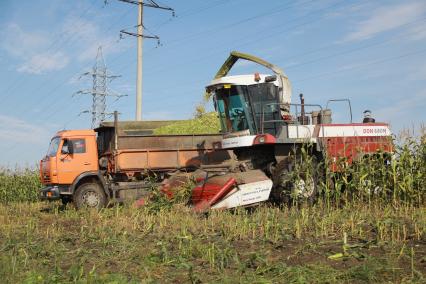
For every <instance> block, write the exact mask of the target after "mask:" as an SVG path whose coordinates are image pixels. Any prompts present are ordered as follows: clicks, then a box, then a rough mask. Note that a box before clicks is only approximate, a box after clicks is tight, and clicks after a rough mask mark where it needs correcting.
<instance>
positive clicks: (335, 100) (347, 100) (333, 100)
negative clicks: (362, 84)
mask: <svg viewBox="0 0 426 284" xmlns="http://www.w3.org/2000/svg"><path fill="white" fill-rule="evenodd" d="M330 102H348V104H349V114H350V115H351V123H352V106H351V100H349V99H331V100H328V101H327V104H326V105H325V109H328V104H329V103H330Z"/></svg>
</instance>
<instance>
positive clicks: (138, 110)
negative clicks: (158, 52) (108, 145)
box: [118, 0, 174, 120]
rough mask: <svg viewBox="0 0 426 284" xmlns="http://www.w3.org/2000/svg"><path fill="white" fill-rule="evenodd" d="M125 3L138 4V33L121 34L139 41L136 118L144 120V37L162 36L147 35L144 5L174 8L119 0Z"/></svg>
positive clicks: (131, 0) (153, 3)
mask: <svg viewBox="0 0 426 284" xmlns="http://www.w3.org/2000/svg"><path fill="white" fill-rule="evenodd" d="M118 1H121V2H125V3H130V4H134V5H138V25H137V26H136V27H137V33H132V32H128V31H125V30H121V31H120V36H121V35H122V34H126V35H131V36H135V37H137V41H138V47H137V48H138V50H137V67H136V68H137V70H136V120H142V49H143V39H144V38H151V39H156V40H158V41H159V40H160V38H159V37H158V36H156V35H151V36H150V35H145V34H144V25H143V7H144V6H145V7H151V8H157V9H162V10H169V11H172V12H173V16H174V10H173V9H172V8H170V7H165V6H160V5H158V4H157V3H156V2H155V1H154V0H146V2H143V0H118Z"/></svg>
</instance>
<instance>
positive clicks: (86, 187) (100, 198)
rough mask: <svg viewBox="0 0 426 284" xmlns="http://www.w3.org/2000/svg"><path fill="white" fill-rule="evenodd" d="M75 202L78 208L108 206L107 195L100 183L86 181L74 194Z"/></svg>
mask: <svg viewBox="0 0 426 284" xmlns="http://www.w3.org/2000/svg"><path fill="white" fill-rule="evenodd" d="M74 204H75V206H76V207H77V209H81V208H95V209H101V208H104V207H105V206H106V204H107V197H106V195H105V193H104V191H103V190H102V188H101V186H100V185H99V184H97V183H84V184H82V185H81V186H79V187H78V189H77V191H76V192H75V194H74Z"/></svg>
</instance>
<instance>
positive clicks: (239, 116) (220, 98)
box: [215, 85, 255, 133]
mask: <svg viewBox="0 0 426 284" xmlns="http://www.w3.org/2000/svg"><path fill="white" fill-rule="evenodd" d="M215 98H216V106H217V111H218V113H219V118H220V124H221V127H222V130H223V131H224V132H235V131H243V130H249V131H250V132H251V133H253V132H255V125H254V120H253V116H252V111H251V109H250V104H249V102H248V101H247V98H248V94H247V87H246V86H231V85H224V86H222V87H221V88H218V89H216V90H215Z"/></svg>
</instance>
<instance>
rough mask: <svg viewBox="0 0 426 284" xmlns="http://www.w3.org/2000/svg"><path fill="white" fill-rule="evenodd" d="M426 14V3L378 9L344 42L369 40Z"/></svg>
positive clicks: (410, 3) (412, 3)
mask: <svg viewBox="0 0 426 284" xmlns="http://www.w3.org/2000/svg"><path fill="white" fill-rule="evenodd" d="M425 12H426V3H425V2H409V3H404V4H398V5H387V6H384V7H380V8H377V9H375V10H374V11H373V12H372V13H371V14H370V16H369V18H368V19H366V20H364V21H362V22H360V23H358V24H357V26H356V28H355V30H354V31H353V32H351V33H349V34H348V35H346V37H345V38H344V39H343V42H351V41H361V40H366V39H369V38H371V37H373V36H375V35H377V34H379V33H383V32H386V31H389V30H392V29H395V28H397V27H399V26H402V25H404V24H408V23H410V22H412V21H414V20H416V19H418V18H419V16H421V15H422V14H424V13H425Z"/></svg>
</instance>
